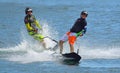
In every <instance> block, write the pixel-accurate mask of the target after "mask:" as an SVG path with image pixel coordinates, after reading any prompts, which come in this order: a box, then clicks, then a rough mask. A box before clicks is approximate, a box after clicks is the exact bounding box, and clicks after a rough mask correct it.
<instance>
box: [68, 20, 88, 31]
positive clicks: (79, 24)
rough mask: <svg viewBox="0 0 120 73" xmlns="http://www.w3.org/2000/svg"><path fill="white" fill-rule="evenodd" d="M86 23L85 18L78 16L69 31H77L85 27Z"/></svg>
mask: <svg viewBox="0 0 120 73" xmlns="http://www.w3.org/2000/svg"><path fill="white" fill-rule="evenodd" d="M86 25H87V22H86V20H85V19H83V18H78V19H77V21H76V22H75V23H74V25H73V27H72V28H71V29H70V32H75V33H79V32H80V31H82V30H83V29H84V28H85V26H86Z"/></svg>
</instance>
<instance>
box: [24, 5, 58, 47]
mask: <svg viewBox="0 0 120 73" xmlns="http://www.w3.org/2000/svg"><path fill="white" fill-rule="evenodd" d="M32 12H33V11H32V9H31V8H29V7H27V8H26V9H25V14H26V16H25V18H24V23H25V26H26V28H27V31H28V34H29V35H31V36H33V38H34V39H36V40H38V41H40V42H41V43H42V44H43V47H44V48H46V49H48V47H47V43H46V42H45V39H49V40H51V41H52V42H54V44H55V45H54V47H52V48H51V49H55V48H56V47H57V45H58V42H57V41H55V40H54V39H51V38H50V37H44V36H43V35H42V34H40V33H38V30H42V27H41V26H40V24H39V22H38V21H37V20H36V18H35V16H34V15H33V14H32ZM49 43H51V42H49Z"/></svg>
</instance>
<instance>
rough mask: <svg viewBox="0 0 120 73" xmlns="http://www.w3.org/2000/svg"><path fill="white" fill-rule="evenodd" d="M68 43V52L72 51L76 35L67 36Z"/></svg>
mask: <svg viewBox="0 0 120 73" xmlns="http://www.w3.org/2000/svg"><path fill="white" fill-rule="evenodd" d="M68 40H69V45H70V52H74V46H73V45H74V43H75V41H76V36H69V38H68Z"/></svg>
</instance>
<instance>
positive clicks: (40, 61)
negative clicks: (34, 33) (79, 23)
mask: <svg viewBox="0 0 120 73" xmlns="http://www.w3.org/2000/svg"><path fill="white" fill-rule="evenodd" d="M119 3H120V1H119V0H115V1H114V0H104V1H101V0H70V1H68V0H60V1H58V0H34V1H33V0H29V1H27V0H18V1H14V0H0V34H1V35H0V73H120V30H119V29H120V24H119V23H120V20H119V18H120V17H119V16H120V4H119ZM26 7H31V8H32V9H33V14H34V15H35V16H36V18H37V19H38V21H39V22H40V24H41V25H42V27H43V35H44V36H49V37H52V38H53V39H55V40H57V41H59V39H60V38H61V37H62V36H63V35H64V34H65V33H66V32H67V31H69V29H70V28H71V27H72V25H73V24H74V22H75V20H76V19H77V18H78V17H80V12H81V11H82V10H86V11H88V14H89V15H88V18H87V23H88V25H87V33H86V34H85V35H84V36H83V37H79V38H78V39H77V42H76V44H75V51H76V50H77V49H79V54H80V55H81V56H82V60H81V61H80V63H79V65H64V64H62V63H61V62H60V61H59V57H57V56H54V54H53V53H54V51H50V50H44V48H42V47H41V45H40V43H39V42H38V41H35V40H34V39H33V38H32V37H30V36H29V35H28V34H27V31H26V28H25V24H24V21H23V20H24V16H25V12H24V10H25V8H26ZM58 51H59V50H57V52H58ZM65 52H69V46H68V43H65V45H64V53H65Z"/></svg>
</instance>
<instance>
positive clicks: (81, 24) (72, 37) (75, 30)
mask: <svg viewBox="0 0 120 73" xmlns="http://www.w3.org/2000/svg"><path fill="white" fill-rule="evenodd" d="M87 16H88V13H87V12H86V11H82V12H81V14H80V18H78V19H77V20H76V22H75V24H74V25H73V27H72V28H71V29H70V31H69V32H67V33H66V34H65V35H64V36H63V37H62V38H61V39H60V41H59V46H60V54H62V52H63V43H64V42H65V41H69V45H70V52H74V46H73V45H74V43H75V41H76V38H77V37H78V36H83V34H85V32H86V28H85V26H87V22H86V17H87Z"/></svg>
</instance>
